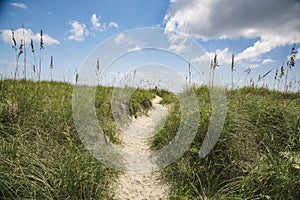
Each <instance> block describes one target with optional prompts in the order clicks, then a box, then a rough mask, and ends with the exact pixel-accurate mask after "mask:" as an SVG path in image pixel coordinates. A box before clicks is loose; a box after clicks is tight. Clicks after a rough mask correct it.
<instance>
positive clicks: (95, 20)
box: [91, 13, 119, 32]
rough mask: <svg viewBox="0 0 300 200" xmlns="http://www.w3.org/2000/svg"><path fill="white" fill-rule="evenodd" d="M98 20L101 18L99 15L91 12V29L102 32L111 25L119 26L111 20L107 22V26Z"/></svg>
mask: <svg viewBox="0 0 300 200" xmlns="http://www.w3.org/2000/svg"><path fill="white" fill-rule="evenodd" d="M100 20H101V16H97V14H95V13H94V14H92V16H91V23H92V29H93V30H97V31H100V32H103V31H105V30H106V29H109V28H111V27H114V28H118V27H119V25H118V24H117V23H116V22H113V21H111V22H109V24H108V26H107V25H106V23H101V22H100Z"/></svg>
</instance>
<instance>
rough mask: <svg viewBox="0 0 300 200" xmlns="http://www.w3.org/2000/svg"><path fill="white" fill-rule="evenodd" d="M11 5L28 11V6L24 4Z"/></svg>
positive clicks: (14, 3)
mask: <svg viewBox="0 0 300 200" xmlns="http://www.w3.org/2000/svg"><path fill="white" fill-rule="evenodd" d="M10 5H12V6H14V7H17V8H22V9H27V6H26V4H24V3H16V2H13V3H11V4H10Z"/></svg>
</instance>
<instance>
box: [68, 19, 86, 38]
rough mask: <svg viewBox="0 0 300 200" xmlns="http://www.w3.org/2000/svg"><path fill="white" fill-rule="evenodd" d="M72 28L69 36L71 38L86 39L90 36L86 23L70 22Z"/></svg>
mask: <svg viewBox="0 0 300 200" xmlns="http://www.w3.org/2000/svg"><path fill="white" fill-rule="evenodd" d="M70 25H71V26H72V29H71V30H70V31H69V32H70V33H71V35H69V36H68V39H69V40H75V41H79V42H81V41H84V39H85V38H86V37H87V36H89V30H88V29H87V28H86V25H85V24H84V23H79V22H78V21H72V22H70Z"/></svg>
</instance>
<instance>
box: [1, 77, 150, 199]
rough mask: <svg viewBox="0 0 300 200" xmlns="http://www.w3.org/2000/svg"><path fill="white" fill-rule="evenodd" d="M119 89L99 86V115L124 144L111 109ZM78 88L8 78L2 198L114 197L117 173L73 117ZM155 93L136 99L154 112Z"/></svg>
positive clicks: (140, 93)
mask: <svg viewBox="0 0 300 200" xmlns="http://www.w3.org/2000/svg"><path fill="white" fill-rule="evenodd" d="M112 91H113V88H110V87H101V86H99V87H97V90H96V93H95V107H96V114H97V117H98V120H99V124H100V125H101V127H102V129H103V132H104V134H105V135H106V136H107V137H108V138H109V139H110V141H111V142H118V135H117V133H118V127H117V125H116V124H115V122H114V118H113V115H112V111H111V106H110V103H111V94H112ZM72 92H73V86H72V85H69V84H65V83H59V82H37V83H36V82H31V81H25V80H21V81H13V80H4V81H1V84H0V142H1V145H0V199H113V195H114V192H113V189H112V188H110V187H109V186H110V185H111V183H113V182H114V181H115V178H116V176H117V172H116V171H115V170H113V169H111V168H109V167H107V166H106V165H104V164H103V163H101V162H100V161H99V160H97V159H95V158H94V157H93V156H92V154H91V153H90V152H89V151H87V150H86V148H85V147H84V145H83V144H82V143H81V141H80V139H79V136H78V135H77V132H76V128H75V124H74V121H73V116H72ZM151 97H153V93H150V92H145V94H143V91H142V90H139V91H137V93H136V94H134V95H133V97H132V100H131V101H130V102H131V104H132V105H135V106H136V107H138V108H139V109H137V110H135V111H136V112H139V111H141V110H144V109H149V107H150V106H151V105H149V104H148V103H146V102H148V101H149V99H151Z"/></svg>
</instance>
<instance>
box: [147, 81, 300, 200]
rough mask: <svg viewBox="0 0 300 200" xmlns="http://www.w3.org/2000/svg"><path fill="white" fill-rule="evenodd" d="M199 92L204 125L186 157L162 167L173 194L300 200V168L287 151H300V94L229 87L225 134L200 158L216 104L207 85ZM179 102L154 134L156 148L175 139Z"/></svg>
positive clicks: (201, 197)
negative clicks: (211, 99) (214, 104)
mask: <svg viewBox="0 0 300 200" xmlns="http://www.w3.org/2000/svg"><path fill="white" fill-rule="evenodd" d="M194 91H195V93H196V95H197V97H198V103H199V113H200V117H199V129H198V132H197V135H196V137H195V140H194V142H193V143H192V145H191V146H190V148H189V150H188V151H187V152H186V153H185V154H184V156H183V157H181V158H180V159H178V160H177V161H176V162H174V163H173V164H171V165H170V166H168V167H167V168H165V169H164V170H163V173H164V176H165V177H167V179H168V181H170V182H171V183H173V185H174V188H173V189H172V194H171V197H170V199H299V198H300V192H299V191H300V170H299V169H297V167H296V166H297V165H296V164H297V163H296V161H295V159H292V158H290V157H288V156H282V154H283V153H285V154H286V155H289V154H288V153H290V154H291V152H298V154H299V152H300V143H299V141H300V140H299V139H300V123H299V119H300V118H299V116H300V95H299V93H294V94H293V93H289V94H288V93H281V92H273V91H269V90H267V89H260V88H242V89H238V90H233V91H227V101H228V108H227V115H226V119H225V125H224V128H223V130H222V133H221V136H220V138H219V140H218V142H217V144H216V146H215V147H214V148H213V150H212V151H211V152H210V153H209V154H208V155H207V156H206V157H205V158H203V159H200V158H199V154H198V152H199V150H200V147H201V144H202V141H203V139H204V137H205V135H206V132H207V129H208V126H209V121H210V116H211V104H210V97H209V92H208V89H207V88H206V87H200V88H194ZM178 106H179V105H178V103H177V104H175V105H174V107H173V109H171V111H170V113H169V115H168V117H167V119H166V123H165V125H164V128H163V129H162V130H160V131H159V132H158V133H157V134H156V135H155V137H154V140H153V142H152V149H154V150H157V149H160V148H162V147H163V146H165V145H166V144H167V143H168V142H169V141H170V140H171V139H172V138H174V134H176V131H177V129H178V126H179V123H180V120H179V119H180V118H179V113H180V107H178ZM176 116H177V117H176ZM178 118H179V119H178ZM286 152H288V153H286Z"/></svg>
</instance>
